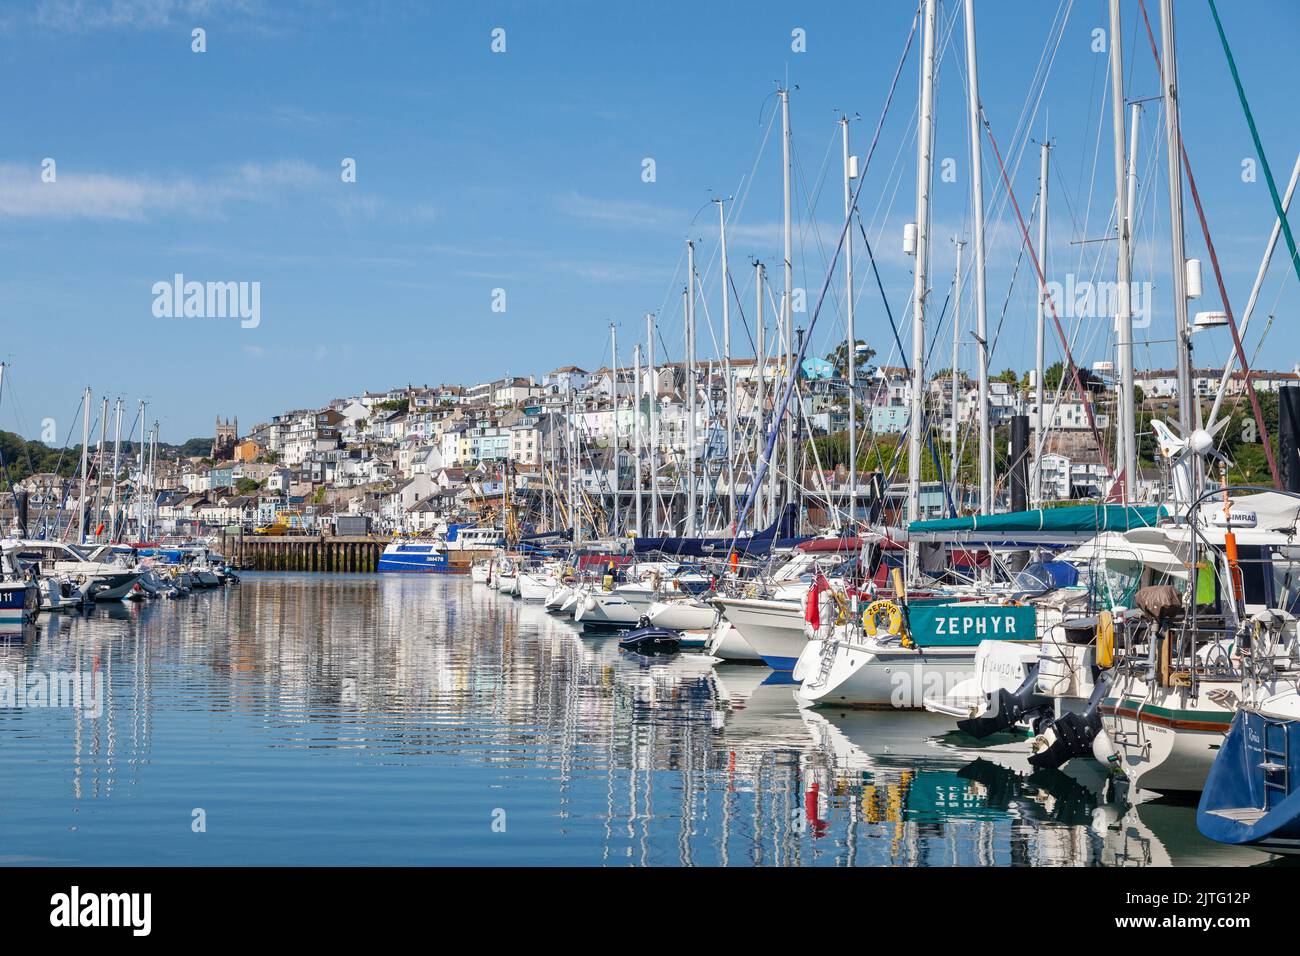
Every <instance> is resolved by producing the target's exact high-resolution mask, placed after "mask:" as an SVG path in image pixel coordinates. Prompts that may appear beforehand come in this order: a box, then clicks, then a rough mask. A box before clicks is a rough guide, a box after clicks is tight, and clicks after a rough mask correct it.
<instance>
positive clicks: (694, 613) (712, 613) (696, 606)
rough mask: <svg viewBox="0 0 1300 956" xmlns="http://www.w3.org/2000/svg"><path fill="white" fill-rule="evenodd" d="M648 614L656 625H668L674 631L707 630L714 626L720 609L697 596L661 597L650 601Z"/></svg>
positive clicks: (651, 621)
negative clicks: (667, 598)
mask: <svg viewBox="0 0 1300 956" xmlns="http://www.w3.org/2000/svg"><path fill="white" fill-rule="evenodd" d="M646 616H647V617H648V618H650V623H651V624H653V625H654V626H655V627H667V628H671V629H672V630H674V631H707V630H711V629H712V628H713V622H714V621H716V620H717V618H718V611H717V609H716V608H715V607H713V605H711V604H708V603H707V602H705V601H700V600H697V599H695V598H690V597H679V598H676V599H670V600H664V599H662V598H661V599H659V600H657V601H652V602H651V603H650V608H649V610H648V611H647V612H646Z"/></svg>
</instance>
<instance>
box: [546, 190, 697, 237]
mask: <svg viewBox="0 0 1300 956" xmlns="http://www.w3.org/2000/svg"><path fill="white" fill-rule="evenodd" d="M556 205H557V206H558V207H559V209H560V212H562V213H564V214H565V215H568V216H572V217H573V218H575V219H583V220H586V221H587V222H600V223H608V224H610V225H617V226H637V227H640V228H646V229H668V228H684V227H685V225H686V220H685V217H683V216H682V215H681V213H679V212H678V211H677V210H675V209H669V208H666V207H664V206H656V205H655V204H654V203H649V202H643V201H641V200H637V199H595V198H593V197H591V196H583V195H581V194H580V193H576V192H571V193H567V194H566V195H564V196H561V197H559V199H558V200H557V202H556Z"/></svg>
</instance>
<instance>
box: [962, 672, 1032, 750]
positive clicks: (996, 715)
mask: <svg viewBox="0 0 1300 956" xmlns="http://www.w3.org/2000/svg"><path fill="white" fill-rule="evenodd" d="M989 704H990V706H989V709H988V710H987V711H985V714H987V715H988V716H983V717H968V718H967V719H965V720H959V721H957V729H958V730H960V731H961V732H962V733H965V734H970V735H971V736H972V737H974V738H975V739H976V740H983V739H984V738H985V737H988V736H990V735H991V734H996V733H998V732H1000V731H1003V730H1007V729H1009V728H1010V727H1012V726H1013V725H1014V724H1016V723H1017V722H1018V721H1020V720H1025V719H1028V720H1030V721H1031V722H1032V723H1033V725H1034V730H1035V732H1037V730H1038V725H1039V724H1040V723H1041V722H1042V721H1043V720H1044V719H1046V718H1047V716H1048V715H1049V714H1050V713H1051V708H1052V698H1050V697H1047V696H1045V695H1043V694H1040V693H1038V664H1034V665H1033V666H1032V667H1030V668H1029V673H1028V674H1026V675H1025V679H1024V681H1023V682H1022V683H1021V685H1020V686H1019V687H1017V688H1016V689H1015V690H1014V691H1009V690H1007V689H1006V688H1005V687H1003V688H999V689H998V693H997V697H996V698H994V699H993V700H991V701H990V702H989Z"/></svg>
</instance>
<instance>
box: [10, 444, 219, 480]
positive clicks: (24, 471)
mask: <svg viewBox="0 0 1300 956" xmlns="http://www.w3.org/2000/svg"><path fill="white" fill-rule="evenodd" d="M96 444H97V443H95V442H92V443H91V446H90V447H91V453H92V454H93V453H94V450H95V447H96ZM106 447H107V448H109V449H111V448H112V447H113V446H112V442H111V441H110V442H108V443H106ZM211 451H212V439H211V438H191V439H189V440H188V441H186V442H185V443H183V444H181V445H171V444H168V443H167V442H159V443H158V456H159V457H160V458H177V457H184V458H194V457H199V458H201V457H203V456H205V455H207V454H208V453H209V452H211ZM137 454H139V452H138V449H137V448H136V446H135V444H134V443H132V442H127V441H124V442H122V457H123V458H124V459H125V458H127V457H128V456H135V455H137ZM80 467H81V445H80V444H76V445H72V446H70V447H68V448H51V447H50V446H49V445H46V444H45V443H44V442H39V441H28V440H27V439H26V438H23V437H22V436H21V435H16V434H14V433H13V432H6V431H0V469H3V474H0V490H7V489H8V487H9V485H10V483H11V482H15V481H22V480H23V479H24V478H26V477H27V476H29V475H34V474H40V473H43V472H56V473H57V474H60V475H64V476H71V475H75V474H76V473H77V470H78V469H79V468H80Z"/></svg>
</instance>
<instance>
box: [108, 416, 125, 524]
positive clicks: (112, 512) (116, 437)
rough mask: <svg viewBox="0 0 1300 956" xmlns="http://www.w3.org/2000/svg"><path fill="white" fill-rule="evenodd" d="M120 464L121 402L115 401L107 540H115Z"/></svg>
mask: <svg viewBox="0 0 1300 956" xmlns="http://www.w3.org/2000/svg"><path fill="white" fill-rule="evenodd" d="M121 463H122V400H121V399H120V398H119V399H118V400H117V406H116V414H115V415H114V421H113V503H112V505H111V506H110V508H109V519H108V520H109V529H108V540H109V541H110V542H111V541H116V540H117V472H118V469H119V468H120V467H121Z"/></svg>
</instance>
